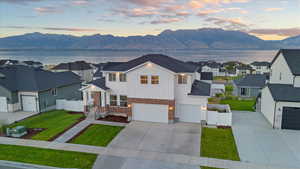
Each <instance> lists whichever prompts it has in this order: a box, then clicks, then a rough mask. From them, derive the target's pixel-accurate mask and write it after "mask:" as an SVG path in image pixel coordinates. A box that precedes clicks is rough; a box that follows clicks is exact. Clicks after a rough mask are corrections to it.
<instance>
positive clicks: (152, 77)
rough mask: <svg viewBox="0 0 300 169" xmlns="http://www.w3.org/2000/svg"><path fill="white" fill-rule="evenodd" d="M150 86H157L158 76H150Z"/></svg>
mask: <svg viewBox="0 0 300 169" xmlns="http://www.w3.org/2000/svg"><path fill="white" fill-rule="evenodd" d="M151 84H159V76H151Z"/></svg>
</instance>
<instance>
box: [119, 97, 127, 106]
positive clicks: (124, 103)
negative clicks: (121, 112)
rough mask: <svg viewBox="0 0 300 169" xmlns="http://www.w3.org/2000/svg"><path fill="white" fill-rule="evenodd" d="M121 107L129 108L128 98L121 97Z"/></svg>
mask: <svg viewBox="0 0 300 169" xmlns="http://www.w3.org/2000/svg"><path fill="white" fill-rule="evenodd" d="M120 106H121V107H127V96H125V95H120Z"/></svg>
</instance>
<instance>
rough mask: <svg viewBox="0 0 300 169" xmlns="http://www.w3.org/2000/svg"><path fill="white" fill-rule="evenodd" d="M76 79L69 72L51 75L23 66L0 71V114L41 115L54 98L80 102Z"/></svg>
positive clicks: (52, 105) (44, 71)
mask: <svg viewBox="0 0 300 169" xmlns="http://www.w3.org/2000/svg"><path fill="white" fill-rule="evenodd" d="M80 88H81V80H80V78H79V77H78V76H77V75H76V74H74V73H72V72H59V73H54V72H51V71H46V70H43V69H39V68H33V67H28V66H24V65H13V66H7V67H2V68H0V114H1V112H15V111H26V112H44V111H48V110H51V109H55V108H56V99H81V92H80V91H79V89H80Z"/></svg>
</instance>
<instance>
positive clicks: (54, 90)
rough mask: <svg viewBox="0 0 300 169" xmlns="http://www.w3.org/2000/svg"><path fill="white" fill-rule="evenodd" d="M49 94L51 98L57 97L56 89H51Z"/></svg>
mask: <svg viewBox="0 0 300 169" xmlns="http://www.w3.org/2000/svg"><path fill="white" fill-rule="evenodd" d="M51 94H52V95H53V96H57V89H56V88H54V89H52V90H51Z"/></svg>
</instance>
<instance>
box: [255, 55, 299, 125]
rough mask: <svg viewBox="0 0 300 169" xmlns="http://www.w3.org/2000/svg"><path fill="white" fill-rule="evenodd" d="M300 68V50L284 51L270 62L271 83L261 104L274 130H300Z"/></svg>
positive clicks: (260, 101)
mask: <svg viewBox="0 0 300 169" xmlns="http://www.w3.org/2000/svg"><path fill="white" fill-rule="evenodd" d="M299 65H300V50H299V49H282V50H280V51H279V52H278V53H277V55H276V56H275V58H274V59H273V61H272V62H271V74H270V83H269V84H268V85H267V86H266V87H265V88H263V90H262V94H261V98H259V99H258V103H259V104H260V105H261V112H262V114H263V115H264V116H265V117H266V119H267V120H268V121H269V123H270V124H271V125H272V126H273V128H276V129H296V130H300V66H299Z"/></svg>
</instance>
